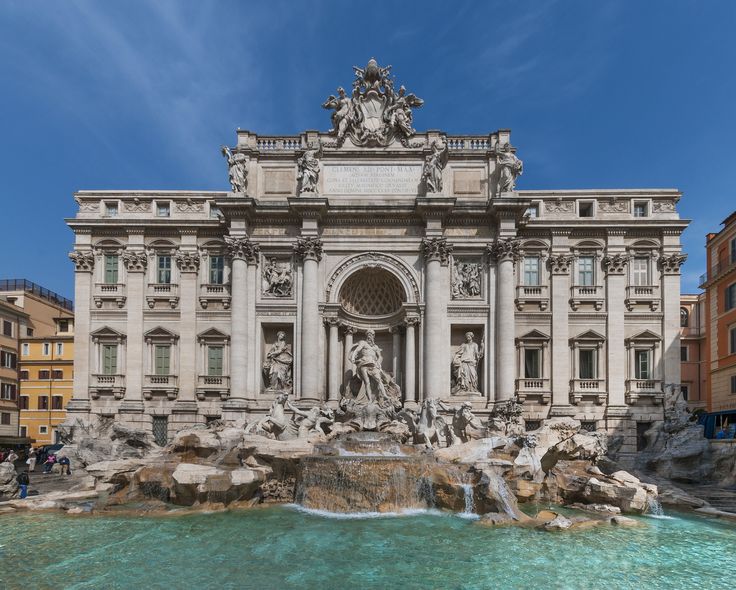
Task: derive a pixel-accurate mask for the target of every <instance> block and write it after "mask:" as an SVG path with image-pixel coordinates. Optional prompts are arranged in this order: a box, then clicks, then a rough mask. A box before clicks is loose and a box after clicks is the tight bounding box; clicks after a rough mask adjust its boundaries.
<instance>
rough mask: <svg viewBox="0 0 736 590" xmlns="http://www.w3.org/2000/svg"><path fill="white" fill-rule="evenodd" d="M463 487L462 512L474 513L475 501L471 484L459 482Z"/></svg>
mask: <svg viewBox="0 0 736 590" xmlns="http://www.w3.org/2000/svg"><path fill="white" fill-rule="evenodd" d="M460 486H461V487H462V488H463V497H464V500H465V509H464V510H463V514H475V501H474V500H473V484H470V483H463V484H460Z"/></svg>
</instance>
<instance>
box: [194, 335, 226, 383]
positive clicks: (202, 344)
mask: <svg viewBox="0 0 736 590" xmlns="http://www.w3.org/2000/svg"><path fill="white" fill-rule="evenodd" d="M197 343H198V345H199V346H198V350H197V357H198V358H197V371H198V372H197V376H198V377H199V376H203V377H204V376H207V377H209V376H211V375H209V366H208V363H209V354H208V349H209V347H210V346H222V375H219V376H221V377H229V376H230V335H229V334H225V333H224V332H221V331H220V330H218V329H217V328H208V329H207V330H205V331H203V332H200V333H199V334H198V335H197Z"/></svg>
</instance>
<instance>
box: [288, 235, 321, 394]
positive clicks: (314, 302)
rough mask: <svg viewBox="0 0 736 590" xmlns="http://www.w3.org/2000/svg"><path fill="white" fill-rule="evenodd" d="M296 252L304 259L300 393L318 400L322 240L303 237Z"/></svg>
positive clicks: (297, 245)
mask: <svg viewBox="0 0 736 590" xmlns="http://www.w3.org/2000/svg"><path fill="white" fill-rule="evenodd" d="M294 252H295V253H296V255H297V258H299V259H301V260H302V301H301V304H302V305H301V315H302V335H301V343H300V351H299V354H300V359H301V362H300V363H299V367H300V370H301V388H300V392H301V398H303V399H308V400H315V401H316V400H319V399H320V385H321V384H320V381H321V380H320V369H321V368H322V349H321V344H320V340H321V339H320V330H321V327H320V319H319V262H320V260H322V241H321V240H320V239H319V238H300V239H299V240H298V241H297V243H296V244H294Z"/></svg>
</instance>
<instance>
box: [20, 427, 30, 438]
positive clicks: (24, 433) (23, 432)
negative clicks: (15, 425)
mask: <svg viewBox="0 0 736 590" xmlns="http://www.w3.org/2000/svg"><path fill="white" fill-rule="evenodd" d="M20 436H21V438H25V437H26V436H28V426H21V427H20Z"/></svg>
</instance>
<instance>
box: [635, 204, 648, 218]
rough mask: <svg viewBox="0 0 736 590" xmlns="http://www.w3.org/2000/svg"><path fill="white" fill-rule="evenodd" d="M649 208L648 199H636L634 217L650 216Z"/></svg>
mask: <svg viewBox="0 0 736 590" xmlns="http://www.w3.org/2000/svg"><path fill="white" fill-rule="evenodd" d="M648 209H649V208H648V207H647V202H646V201H634V217H648V216H649V211H648Z"/></svg>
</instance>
